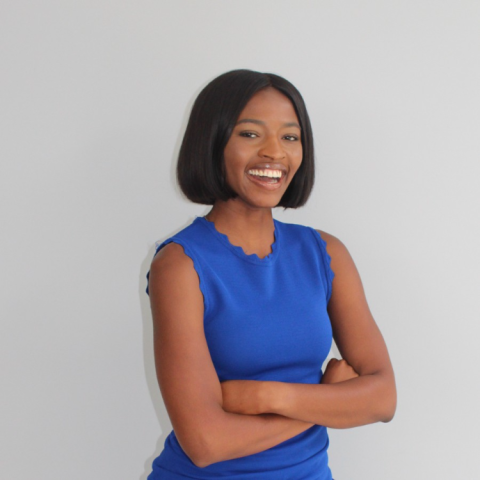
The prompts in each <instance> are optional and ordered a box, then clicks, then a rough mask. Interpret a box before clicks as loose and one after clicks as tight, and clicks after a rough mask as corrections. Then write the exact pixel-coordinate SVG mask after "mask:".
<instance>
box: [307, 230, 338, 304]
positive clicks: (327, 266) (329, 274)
mask: <svg viewBox="0 0 480 480" xmlns="http://www.w3.org/2000/svg"><path fill="white" fill-rule="evenodd" d="M311 230H312V233H313V235H314V237H315V238H316V239H317V242H318V244H319V245H320V249H321V251H322V260H323V266H324V270H325V276H326V279H327V298H326V300H327V304H328V302H329V301H330V297H331V296H332V282H333V278H334V277H335V272H334V271H333V270H332V267H331V263H332V258H331V257H330V255H329V254H328V252H327V242H326V241H325V240H324V239H323V238H322V236H321V235H320V233H319V232H318V231H317V230H315V229H314V228H311Z"/></svg>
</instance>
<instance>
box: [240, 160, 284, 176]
mask: <svg viewBox="0 0 480 480" xmlns="http://www.w3.org/2000/svg"><path fill="white" fill-rule="evenodd" d="M248 170H281V171H282V180H283V178H284V177H285V176H286V175H287V167H286V166H285V165H283V164H282V163H270V162H262V163H256V164H255V165H252V166H251V167H249V168H248V169H247V172H248Z"/></svg>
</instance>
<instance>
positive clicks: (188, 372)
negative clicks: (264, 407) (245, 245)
mask: <svg viewBox="0 0 480 480" xmlns="http://www.w3.org/2000/svg"><path fill="white" fill-rule="evenodd" d="M149 294H150V304H151V308H152V317H153V338H154V351H155V367H156V372H157V379H158V384H159V386H160V391H161V394H162V397H163V400H164V403H165V407H166V409H167V412H168V415H169V417H170V421H171V422H172V426H173V429H174V431H175V435H176V437H177V439H178V442H179V443H180V445H181V447H182V449H183V451H184V452H185V453H186V454H187V455H188V457H189V458H190V459H191V460H192V462H193V463H194V464H195V465H197V466H198V467H206V466H208V465H210V464H212V463H216V462H220V461H224V460H230V459H233V458H238V457H244V456H247V455H252V454H254V453H258V452H261V451H264V450H267V449H269V448H272V447H274V446H276V445H278V444H279V443H282V442H284V441H286V440H288V439H290V438H292V437H294V436H296V435H298V434H300V433H302V432H304V431H305V430H307V429H308V428H310V427H311V426H313V424H312V423H307V422H303V421H300V420H294V419H291V418H287V417H284V416H281V415H276V414H261V415H241V414H236V413H230V412H226V411H225V410H223V408H222V389H221V386H220V382H219V379H218V376H217V373H216V371H215V368H214V366H213V363H212V359H211V356H210V352H209V349H208V345H207V342H206V339H205V333H204V329H203V313H204V309H203V296H202V293H201V290H200V285H199V279H198V275H197V273H196V271H195V269H194V266H193V261H192V260H191V259H190V257H188V256H187V255H186V254H185V253H184V251H183V248H182V247H181V246H180V245H178V244H176V243H173V242H172V243H169V244H167V245H166V246H165V247H163V248H162V249H161V250H160V251H159V252H158V253H157V255H156V256H155V258H154V259H153V261H152V265H151V269H150V277H149Z"/></svg>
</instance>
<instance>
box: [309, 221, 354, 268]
mask: <svg viewBox="0 0 480 480" xmlns="http://www.w3.org/2000/svg"><path fill="white" fill-rule="evenodd" d="M317 232H318V233H319V234H320V236H321V237H322V238H323V240H325V243H326V244H327V252H328V254H329V255H330V258H331V267H332V270H333V271H334V272H335V268H337V270H338V268H339V267H341V266H342V265H343V264H345V262H347V263H351V262H353V260H352V257H351V256H350V253H349V251H348V249H347V247H346V246H345V244H344V243H343V242H342V241H341V240H340V239H339V238H338V237H336V236H335V235H332V234H331V233H327V232H325V231H323V230H318V229H317Z"/></svg>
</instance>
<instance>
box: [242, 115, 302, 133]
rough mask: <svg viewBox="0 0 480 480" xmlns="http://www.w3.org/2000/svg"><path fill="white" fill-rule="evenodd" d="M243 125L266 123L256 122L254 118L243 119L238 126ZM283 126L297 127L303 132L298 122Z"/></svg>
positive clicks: (263, 123) (262, 123)
mask: <svg viewBox="0 0 480 480" xmlns="http://www.w3.org/2000/svg"><path fill="white" fill-rule="evenodd" d="M241 123H254V124H255V125H265V122H262V120H255V119H254V118H242V120H239V121H238V122H237V123H236V125H240V124H241ZM283 126H284V127H297V128H298V129H299V130H301V127H300V125H299V124H298V123H297V122H287V123H284V124H283Z"/></svg>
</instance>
